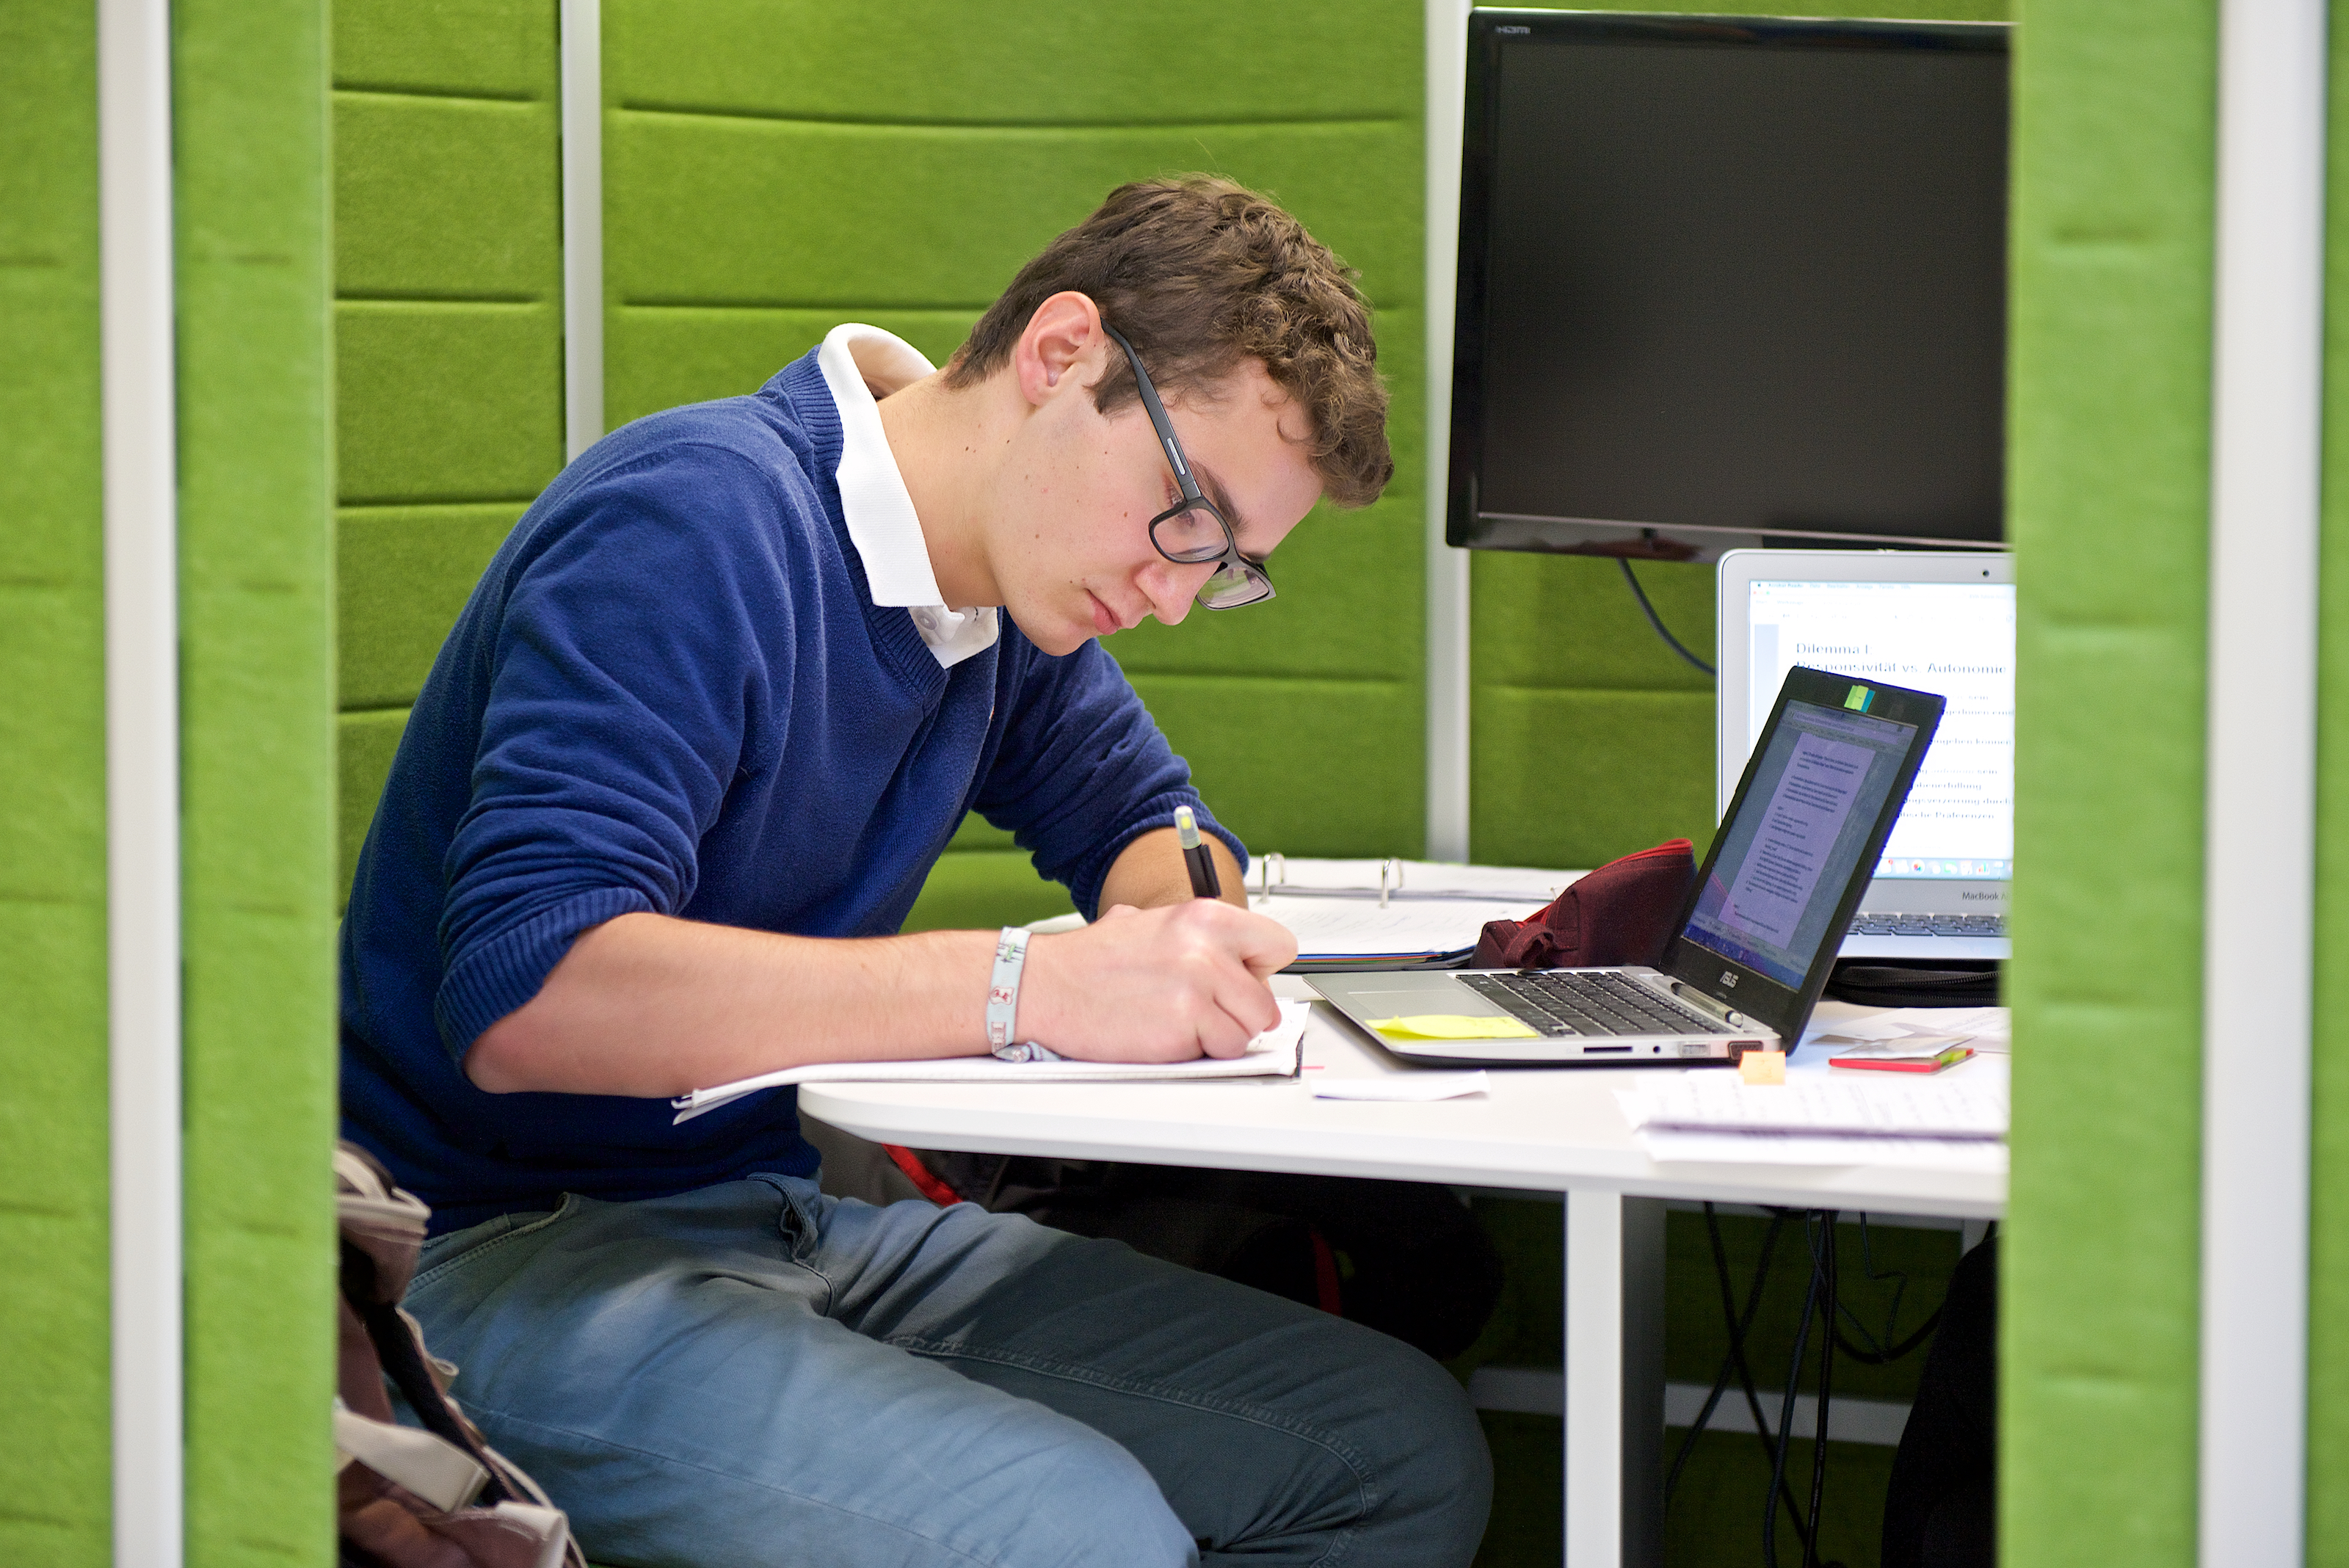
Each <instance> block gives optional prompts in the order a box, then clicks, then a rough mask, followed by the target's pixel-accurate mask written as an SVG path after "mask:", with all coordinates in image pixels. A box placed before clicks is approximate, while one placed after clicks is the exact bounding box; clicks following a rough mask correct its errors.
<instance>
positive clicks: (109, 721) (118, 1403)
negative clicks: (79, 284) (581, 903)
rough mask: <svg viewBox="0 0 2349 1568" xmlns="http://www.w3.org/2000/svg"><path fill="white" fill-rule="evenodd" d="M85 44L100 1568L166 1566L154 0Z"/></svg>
mask: <svg viewBox="0 0 2349 1568" xmlns="http://www.w3.org/2000/svg"><path fill="white" fill-rule="evenodd" d="M98 254H99V261H98V336H99V378H100V392H99V410H100V411H99V419H100V428H101V431H102V432H103V441H104V457H103V460H102V469H101V472H102V475H103V483H104V488H105V502H104V524H103V529H104V546H103V552H104V563H105V564H104V578H105V593H106V923H107V932H106V946H107V1112H108V1116H107V1121H108V1128H107V1130H108V1162H107V1163H108V1182H109V1203H108V1208H109V1253H110V1264H111V1272H110V1279H111V1284H110V1287H109V1297H110V1304H111V1313H112V1316H111V1321H110V1331H111V1341H112V1361H113V1376H112V1389H113V1394H112V1418H113V1459H114V1487H113V1496H114V1562H115V1563H116V1568H178V1564H179V1563H180V1562H181V1552H182V1547H181V1541H182V1529H181V1524H182V1519H183V1517H184V1512H185V1504H184V1501H183V1498H182V1493H181V1482H182V1474H183V1459H182V1425H183V1423H182V1419H181V1410H182V1407H183V1395H182V1385H181V1220H180V666H179V563H178V513H179V506H178V468H179V462H178V442H177V440H176V425H175V416H176V408H175V396H176V387H175V382H174V374H175V371H174V356H173V343H172V329H173V317H172V303H171V288H172V254H171V6H170V4H169V0H100V3H99V5H98ZM322 1418H323V1417H322Z"/></svg>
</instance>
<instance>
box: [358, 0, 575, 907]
mask: <svg viewBox="0 0 2349 1568" xmlns="http://www.w3.org/2000/svg"><path fill="white" fill-rule="evenodd" d="M334 15H335V28H334V31H335V60H334V80H335V87H336V93H335V151H334V171H335V260H336V275H335V286H336V296H337V305H336V360H337V385H338V391H339V398H338V408H337V441H338V457H339V476H338V477H339V499H340V501H341V502H342V506H341V509H340V511H339V512H338V514H337V525H338V529H339V556H340V558H339V562H338V566H337V580H336V602H337V605H338V609H339V624H338V627H337V639H336V641H337V651H338V654H339V657H340V685H339V692H338V696H339V705H340V707H341V708H342V709H343V711H344V713H345V720H344V722H343V723H342V724H341V725H339V726H338V730H337V733H338V736H339V740H340V757H339V763H338V769H337V771H338V776H339V780H340V784H341V790H340V801H339V813H340V822H339V825H338V834H337V837H338V841H339V844H340V857H339V864H340V867H341V875H342V877H343V886H345V887H346V888H347V886H348V878H349V873H350V868H351V866H352V863H353V860H354V857H356V856H357V850H358V846H359V843H360V841H361V840H362V839H363V838H364V837H365V836H366V833H367V822H368V820H369V819H370V818H371V816H372V815H373V814H374V810H375V800H376V796H377V794H378V792H379V791H380V790H381V788H382V784H383V778H384V774H385V773H386V772H387V770H388V768H389V767H390V764H391V755H392V753H393V751H394V750H395V749H396V747H397V746H398V740H399V731H400V726H401V724H402V722H404V721H405V717H406V713H407V705H408V703H409V701H412V700H413V699H414V697H415V695H416V692H417V690H418V688H419V687H420V686H421V685H422V684H423V680H424V677H425V674H426V673H427V672H428V671H429V670H430V668H431V665H432V659H433V656H434V655H435V654H436V653H437V652H438V651H439V650H440V641H441V639H442V638H444V637H445V636H446V635H447V634H448V630H449V627H450V623H451V622H452V621H453V620H455V618H456V616H457V612H458V610H459V609H460V608H461V607H463V605H464V602H465V597H466V596H467V595H468V594H470V593H471V591H472V587H473V584H474V581H475V580H476V579H477V578H478V577H479V576H480V575H481V568H482V566H484V565H486V564H487V562H488V560H489V558H490V556H492V554H494V553H495V551H496V549H497V546H498V544H499V542H500V541H501V540H502V539H503V537H504V536H505V534H506V531H507V530H508V529H509V528H510V527H511V526H512V523H513V520H514V518H515V517H517V516H519V515H520V514H521V511H522V508H523V505H524V504H526V503H528V502H529V501H530V500H531V498H532V497H533V496H534V495H536V494H537V493H538V492H539V491H540V490H541V489H543V487H544V486H545V484H546V483H547V482H548V481H549V480H551V479H553V478H554V475H555V474H556V473H557V472H560V471H561V469H562V467H563V450H564V449H563V255H562V237H561V224H562V197H561V170H560V161H559V157H560V143H559V137H558V127H557V117H556V99H557V97H558V77H557V68H556V60H555V7H554V5H553V4H552V0H545V3H540V0H431V3H429V4H421V5H419V4H414V3H412V0H336V5H335V7H334Z"/></svg>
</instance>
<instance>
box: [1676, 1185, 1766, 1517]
mask: <svg viewBox="0 0 2349 1568" xmlns="http://www.w3.org/2000/svg"><path fill="white" fill-rule="evenodd" d="M1785 1223H1786V1221H1785V1216H1784V1215H1777V1214H1774V1215H1772V1216H1771V1217H1770V1228H1769V1229H1768V1230H1767V1231H1764V1232H1763V1234H1762V1256H1761V1261H1760V1262H1757V1263H1755V1264H1754V1283H1753V1285H1752V1287H1751V1288H1750V1289H1749V1290H1748V1291H1747V1292H1746V1296H1745V1309H1744V1311H1743V1312H1740V1311H1739V1310H1738V1307H1737V1296H1736V1286H1735V1285H1734V1284H1733V1283H1732V1282H1730V1278H1729V1249H1728V1248H1727V1246H1725V1245H1724V1244H1723V1241H1722V1239H1721V1216H1720V1215H1719V1214H1718V1213H1717V1212H1715V1210H1714V1209H1713V1205H1712V1204H1711V1203H1710V1202H1707V1203H1706V1204H1705V1206H1704V1229H1705V1234H1706V1236H1707V1237H1708V1238H1709V1239H1710V1240H1711V1241H1712V1242H1713V1279H1714V1281H1715V1282H1717V1283H1718V1284H1719V1285H1720V1286H1721V1321H1722V1324H1723V1326H1724V1327H1725V1328H1726V1329H1727V1330H1728V1332H1729V1352H1728V1354H1727V1355H1723V1357H1722V1358H1721V1370H1720V1371H1719V1372H1717V1373H1715V1374H1714V1375H1713V1388H1712V1391H1711V1392H1709V1393H1708V1394H1707V1395H1706V1396H1705V1400H1704V1407H1703V1408H1702V1409H1701V1410H1699V1411H1698V1412H1697V1413H1696V1419H1695V1420H1693V1421H1692V1422H1690V1423H1689V1429H1688V1436H1687V1437H1685V1438H1682V1439H1681V1449H1680V1452H1679V1453H1678V1454H1676V1455H1674V1456H1673V1458H1672V1468H1671V1474H1669V1475H1668V1476H1666V1477H1665V1478H1664V1506H1665V1507H1666V1508H1670V1507H1671V1502H1672V1493H1673V1492H1674V1491H1675V1490H1678V1489H1679V1487H1680V1484H1681V1471H1682V1469H1684V1468H1685V1467H1686V1466H1687V1464H1688V1461H1689V1456H1690V1455H1691V1454H1692V1453H1694V1452H1695V1451H1696V1440H1697V1438H1701V1437H1702V1436H1703V1435H1704V1429H1705V1427H1706V1426H1707V1424H1709V1423H1710V1422H1711V1421H1712V1420H1713V1411H1714V1410H1716V1409H1718V1408H1719V1407H1720V1405H1721V1397H1722V1396H1723V1394H1724V1393H1726V1392H1727V1391H1728V1387H1729V1379H1730V1378H1731V1376H1736V1377H1737V1378H1738V1380H1739V1382H1740V1383H1741V1384H1742V1386H1744V1391H1745V1397H1746V1399H1747V1401H1748V1402H1749V1404H1750V1406H1751V1407H1752V1409H1753V1413H1754V1431H1755V1433H1756V1434H1757V1435H1759V1436H1760V1437H1761V1438H1762V1440H1763V1442H1764V1445H1765V1446H1766V1445H1767V1443H1768V1442H1769V1423H1768V1422H1767V1421H1765V1420H1764V1419H1763V1417H1762V1400H1761V1396H1760V1395H1759V1394H1758V1393H1756V1392H1755V1390H1754V1374H1753V1371H1752V1369H1751V1368H1750V1367H1749V1366H1747V1365H1746V1360H1745V1335H1746V1332H1747V1331H1748V1330H1749V1329H1751V1328H1752V1327H1753V1326H1754V1314H1755V1313H1756V1312H1758V1311H1759V1310H1760V1309H1761V1305H1762V1290H1763V1287H1764V1285H1766V1284H1767V1283H1769V1280H1770V1254H1771V1253H1772V1252H1774V1251H1776V1250H1777V1246H1778V1232H1779V1231H1780V1230H1782V1229H1783V1228H1784V1227H1785Z"/></svg>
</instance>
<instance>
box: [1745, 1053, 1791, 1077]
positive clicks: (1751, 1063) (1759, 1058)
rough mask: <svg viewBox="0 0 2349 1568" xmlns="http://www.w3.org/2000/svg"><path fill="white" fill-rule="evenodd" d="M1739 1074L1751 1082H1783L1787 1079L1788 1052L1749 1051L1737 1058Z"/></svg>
mask: <svg viewBox="0 0 2349 1568" xmlns="http://www.w3.org/2000/svg"><path fill="white" fill-rule="evenodd" d="M1737 1075H1738V1076H1739V1077H1741V1078H1743V1079H1744V1080H1745V1082H1747V1083H1749V1084H1783V1083H1785V1081H1786V1054H1785V1052H1784V1051H1748V1052H1747V1053H1745V1054H1744V1055H1743V1056H1740V1057H1739V1058H1738V1059H1737Z"/></svg>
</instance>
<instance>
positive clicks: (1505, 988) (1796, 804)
mask: <svg viewBox="0 0 2349 1568" xmlns="http://www.w3.org/2000/svg"><path fill="white" fill-rule="evenodd" d="M1942 707H1943V701H1942V699H1941V698H1940V697H1939V696H1936V695H1934V694H1932V693H1930V692H1925V691H1908V690H1904V689H1903V688H1900V687H1898V686H1889V685H1884V684H1880V683H1878V682H1876V681H1872V680H1851V679H1849V678H1848V677H1846V676H1840V675H1831V674H1828V673H1826V671H1824V670H1806V669H1804V668H1803V667H1801V666H1799V665H1797V666H1796V667H1795V668H1794V669H1793V670H1789V671H1787V673H1786V676H1785V680H1784V682H1783V683H1782V685H1781V686H1780V689H1779V691H1778V697H1777V701H1775V703H1774V704H1772V707H1771V711H1770V714H1769V718H1768V720H1767V721H1766V722H1764V725H1763V732H1762V739H1761V742H1760V743H1759V744H1758V745H1757V746H1755V747H1754V759H1753V761H1752V762H1751V763H1749V764H1748V765H1747V767H1746V769H1745V772H1744V776H1743V777H1742V778H1741V779H1740V780H1739V781H1738V785H1737V790H1736V793H1735V794H1734V796H1733V798H1732V800H1731V802H1730V806H1729V811H1728V813H1727V815H1724V816H1723V818H1722V823H1721V829H1720V831H1719V832H1718V833H1716V834H1714V835H1713V847H1712V848H1711V849H1709V850H1708V851H1706V853H1705V857H1704V864H1703V865H1702V867H1699V868H1698V871H1697V877H1696V883H1695V885H1694V886H1693V887H1692V888H1690V889H1689V894H1688V897H1687V898H1685V899H1684V900H1682V905H1681V908H1680V909H1679V911H1678V913H1677V914H1676V915H1675V916H1674V918H1673V920H1672V924H1671V929H1672V930H1673V931H1674V932H1675V933H1676V934H1675V935H1674V936H1673V937H1672V939H1671V941H1670V942H1669V943H1668V944H1667V945H1666V947H1665V950H1664V957H1663V962H1662V963H1661V966H1659V967H1657V968H1652V969H1651V968H1649V967H1648V966H1646V965H1644V964H1630V965H1620V966H1617V967H1614V968H1609V969H1569V970H1465V971H1463V970H1453V971H1424V970H1422V971H1402V972H1396V971H1385V972H1377V971H1371V972H1363V973H1354V974H1317V975H1314V976H1312V977H1310V980H1309V983H1310V984H1311V985H1312V987H1313V989H1314V990H1316V991H1318V992H1320V993H1321V994H1322V995H1323V996H1324V997H1326V998H1327V999H1328V1000H1329V1001H1330V1003H1331V1004H1332V1005H1334V1006H1335V1007H1336V1008H1337V1009H1338V1011H1339V1012H1342V1013H1344V1014H1345V1015H1346V1016H1347V1017H1348V1018H1350V1019H1351V1020H1352V1021H1353V1022H1354V1023H1357V1024H1359V1025H1361V1027H1362V1028H1363V1029H1365V1030H1367V1031H1369V1032H1370V1033H1371V1036H1372V1037H1373V1038H1375V1039H1376V1040H1377V1041H1378V1042H1379V1044H1381V1045H1383V1046H1385V1047H1386V1048H1387V1049H1388V1050H1390V1051H1392V1052H1393V1053H1395V1054H1397V1055H1400V1056H1408V1057H1412V1058H1413V1059H1415V1060H1420V1061H1430V1062H1449V1063H1455V1064H1457V1063H1463V1062H1481V1063H1487V1064H1519V1065H1523V1064H1551V1063H1568V1062H1599V1063H1613V1064H1619V1065H1620V1064H1630V1063H1635V1062H1651V1063H1662V1062H1666V1061H1673V1062H1677V1061H1683V1060H1687V1059H1690V1058H1697V1059H1704V1058H1715V1059H1718V1058H1724V1057H1730V1056H1736V1055H1740V1054H1744V1052H1746V1051H1749V1050H1754V1049H1761V1048H1775V1047H1778V1046H1779V1045H1780V1043H1781V1042H1785V1041H1793V1040H1796V1039H1799V1038H1800V1037H1801V1034H1802V1030H1803V1025H1804V1023H1806V1022H1807V1021H1808V1020H1809V1018H1810V1015H1811V1009H1812V1008H1813V1007H1814V1006H1816V1004H1817V1002H1818V999H1819V991H1820V989H1821V988H1822V987H1823V986H1825V985H1826V979H1827V972H1828V971H1830V970H1831V969H1833V968H1834V967H1835V958H1836V948H1837V942H1838V941H1839V940H1841V938H1842V936H1843V932H1844V926H1845V923H1846V922H1847V920H1848V919H1850V917H1851V913H1852V910H1853V909H1854V908H1855V907H1856V906H1857V903H1858V901H1859V895H1860V890H1861V889H1862V888H1865V887H1866V886H1867V885H1868V872H1869V869H1870V868H1871V867H1873V866H1874V865H1875V864H1876V861H1877V857H1878V856H1879V855H1880V854H1881V853H1882V851H1883V848H1884V840H1885V836H1887V835H1888V834H1889V833H1890V832H1891V831H1892V824H1893V822H1894V820H1895V819H1896V818H1898V817H1899V815H1900V806H1901V803H1902V802H1903V801H1905V800H1906V799H1907V798H1908V796H1909V785H1910V784H1912V783H1913V782H1914V781H1915V779H1916V777H1917V770H1918V767H1919V765H1920V763H1922V762H1923V761H1924V759H1925V755H1926V750H1927V748H1928V747H1929V746H1930V745H1931V744H1932V742H1933V732H1934V730H1935V729H1936V727H1937V726H1938V725H1939V724H1940V720H1941V710H1942ZM1429 1015H1434V1016H1436V1017H1444V1018H1455V1019H1456V1018H1459V1017H1461V1016H1463V1015H1465V1016H1467V1017H1469V1018H1502V1017H1506V1018H1512V1019H1515V1020H1516V1021H1517V1022H1518V1023H1521V1024H1523V1025H1525V1026H1526V1027H1527V1028H1529V1029H1530V1030H1531V1031H1532V1033H1531V1035H1530V1036H1529V1037H1525V1036H1521V1037H1519V1038H1515V1039H1472V1040H1459V1039H1426V1038H1415V1037H1413V1033H1412V1032H1409V1031H1408V1030H1407V1028H1406V1027H1405V1026H1403V1025H1402V1024H1401V1023H1399V1021H1401V1020H1407V1019H1412V1018H1422V1019H1424V1018H1426V1017H1428V1016H1429ZM1381 1025H1385V1027H1383V1028H1382V1027H1381ZM1430 1032H1432V1030H1431V1029H1430V1028H1423V1029H1422V1030H1420V1031H1418V1032H1417V1033H1430Z"/></svg>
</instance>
